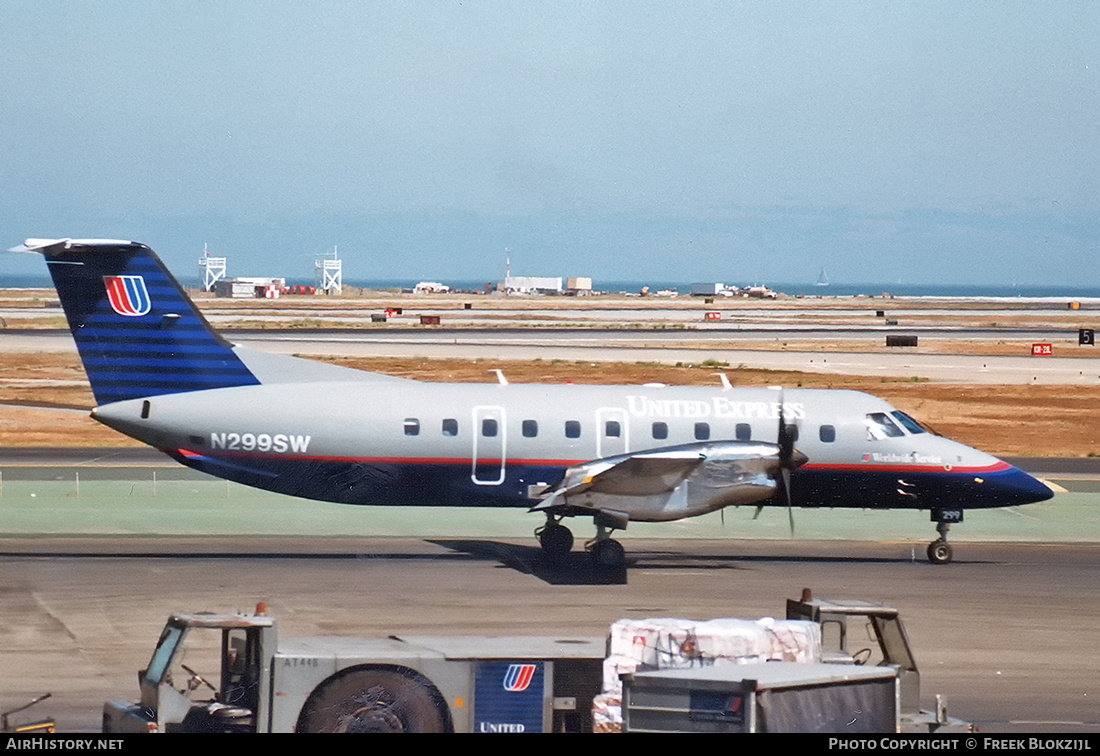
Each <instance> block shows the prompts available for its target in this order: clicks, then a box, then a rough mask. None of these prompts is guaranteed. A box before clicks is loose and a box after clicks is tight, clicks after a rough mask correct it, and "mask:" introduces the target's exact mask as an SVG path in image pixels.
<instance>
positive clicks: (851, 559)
mask: <svg viewBox="0 0 1100 756" xmlns="http://www.w3.org/2000/svg"><path fill="white" fill-rule="evenodd" d="M428 543H432V544H435V545H437V546H442V547H443V548H445V549H450V550H451V551H455V552H460V553H464V554H467V555H469V556H472V557H476V558H478V559H486V560H491V561H495V562H498V563H499V564H500V566H502V567H507V568H509V569H513V570H515V571H517V572H521V573H524V574H527V575H532V576H533V577H537V578H539V579H540V580H543V581H544V582H546V583H549V584H551V585H625V584H626V583H627V576H628V573H629V570H630V569H631V568H634V569H647V570H736V569H743V566H742V565H744V564H745V563H754V562H755V563H761V562H784V563H792V562H805V563H825V562H827V563H852V564H876V563H878V564H896V563H898V562H904V561H910V560H908V559H900V558H887V557H878V556H870V555H862V556H858V555H857V556H853V555H847V556H829V555H821V554H814V555H802V554H796V555H792V554H769V555H762V554H752V555H746V554H715V553H695V554H685V553H682V552H676V551H655V550H642V551H636V552H628V553H627V559H626V565H625V566H623V567H619V568H613V569H608V568H601V567H598V566H596V565H594V564H593V562H592V559H591V558H590V556H589V555H588V554H587V553H586V552H584V551H580V550H577V551H573V552H570V553H569V554H568V555H567V556H566V557H564V558H559V559H551V558H549V557H547V556H546V554H545V553H544V552H543V551H542V549H541V548H539V547H538V546H527V545H521V544H516V543H508V542H503V541H490V540H482V539H428ZM920 564H922V565H926V566H928V565H927V563H925V562H923V561H921V562H920Z"/></svg>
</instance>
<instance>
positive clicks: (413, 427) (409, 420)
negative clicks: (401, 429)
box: [405, 417, 420, 436]
mask: <svg viewBox="0 0 1100 756" xmlns="http://www.w3.org/2000/svg"><path fill="white" fill-rule="evenodd" d="M405 435H406V436H419V435H420V421H419V420H417V419H416V418H415V417H406V418H405Z"/></svg>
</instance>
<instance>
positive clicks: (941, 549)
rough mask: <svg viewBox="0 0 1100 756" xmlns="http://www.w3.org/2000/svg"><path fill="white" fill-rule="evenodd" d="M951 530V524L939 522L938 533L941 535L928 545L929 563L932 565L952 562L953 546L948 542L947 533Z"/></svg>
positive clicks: (937, 525)
mask: <svg viewBox="0 0 1100 756" xmlns="http://www.w3.org/2000/svg"><path fill="white" fill-rule="evenodd" d="M950 528H951V523H949V522H943V521H940V522H937V523H936V532H937V533H939V534H940V537H939V538H937V539H936V540H935V541H932V543H930V544H928V561H929V562H931V563H932V564H947V563H948V562H950V561H951V557H952V556H953V552H952V550H951V544H949V543H948V542H947V531H948V530H949V529H950Z"/></svg>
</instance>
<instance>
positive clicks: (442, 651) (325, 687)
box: [103, 608, 605, 732]
mask: <svg viewBox="0 0 1100 756" xmlns="http://www.w3.org/2000/svg"><path fill="white" fill-rule="evenodd" d="M203 636H205V637H203ZM215 644H217V645H215ZM604 647H605V639H604V638H544V637H531V638H528V637H510V638H486V637H462V636H455V637H450V638H443V637H426V636H418V637H396V636H390V637H388V638H302V639H293V640H280V639H279V638H278V633H277V628H276V622H275V619H274V618H273V617H270V616H268V615H267V614H266V613H264V612H263V610H262V608H258V610H257V613H256V614H253V615H232V614H228V615H227V614H174V615H172V616H171V617H169V618H168V622H167V624H166V625H165V628H164V631H163V632H162V633H161V637H160V641H159V642H158V643H157V647H156V649H155V650H154V651H153V656H152V658H151V659H150V661H149V664H148V666H147V667H146V668H145V669H144V670H142V671H141V672H140V673H139V675H138V679H139V683H140V688H141V700H140V701H138V702H136V703H126V702H119V701H111V702H108V703H107V704H106V705H105V706H104V710H103V731H104V732H531V731H534V732H591V730H592V714H591V711H592V698H593V697H594V696H595V695H597V694H598V693H599V689H600V681H601V679H602V663H603V657H604ZM219 649H220V650H219ZM200 659H206V660H207V664H208V666H203V667H200V666H199V664H200ZM210 660H214V661H213V663H211V661H210ZM191 665H194V666H191ZM209 666H215V667H217V666H220V669H217V668H214V669H209V668H208V667H209ZM196 667H198V668H196ZM212 680H213V682H212Z"/></svg>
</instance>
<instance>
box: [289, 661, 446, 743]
mask: <svg viewBox="0 0 1100 756" xmlns="http://www.w3.org/2000/svg"><path fill="white" fill-rule="evenodd" d="M296 729H297V731H298V732H451V731H452V729H453V728H452V725H451V717H450V712H449V711H448V709H447V704H446V702H445V701H444V700H443V696H442V695H440V693H439V691H438V690H437V689H436V687H435V686H434V685H432V683H431V681H430V680H428V679H427V678H426V677H424V676H423V675H421V674H419V673H417V672H415V671H413V670H411V669H407V668H405V667H390V666H379V667H358V668H352V669H349V670H345V671H343V672H339V673H337V674H336V675H335V676H333V677H330V678H329V679H328V680H326V681H325V682H323V683H321V684H320V685H319V686H317V689H316V690H314V691H313V692H312V693H311V694H310V695H309V698H308V699H307V700H306V704H305V706H303V707H302V713H301V715H299V717H298V726H297V728H296Z"/></svg>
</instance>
